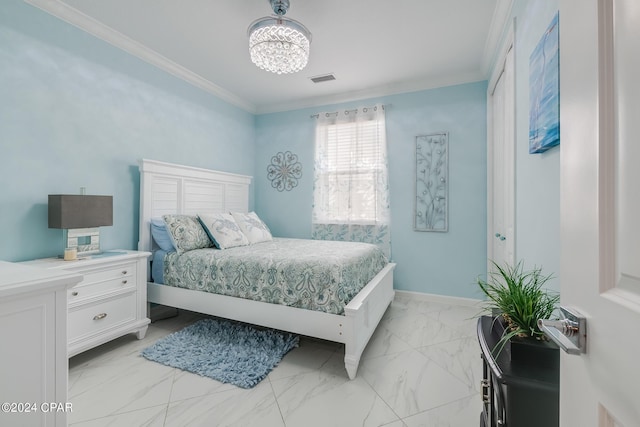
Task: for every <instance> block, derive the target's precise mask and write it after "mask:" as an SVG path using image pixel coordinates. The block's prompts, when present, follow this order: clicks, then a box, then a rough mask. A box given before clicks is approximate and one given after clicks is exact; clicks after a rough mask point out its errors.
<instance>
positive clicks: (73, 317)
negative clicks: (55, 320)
mask: <svg viewBox="0 0 640 427" xmlns="http://www.w3.org/2000/svg"><path fill="white" fill-rule="evenodd" d="M136 297H137V295H136V293H135V292H133V293H130V294H125V295H122V296H118V297H114V298H109V299H108V300H105V301H102V302H100V303H96V304H86V305H83V306H81V307H78V308H77V309H70V310H69V323H68V324H69V341H70V342H73V341H74V340H76V339H79V338H82V337H86V336H90V335H94V334H99V333H100V332H102V331H104V330H106V329H109V328H112V327H117V326H119V325H122V324H124V323H127V322H132V321H135V320H136Z"/></svg>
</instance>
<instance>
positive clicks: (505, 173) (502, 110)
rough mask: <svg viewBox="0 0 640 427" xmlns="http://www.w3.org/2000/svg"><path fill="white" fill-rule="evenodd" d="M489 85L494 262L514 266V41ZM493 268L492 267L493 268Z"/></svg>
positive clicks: (490, 238)
mask: <svg viewBox="0 0 640 427" xmlns="http://www.w3.org/2000/svg"><path fill="white" fill-rule="evenodd" d="M501 64H502V66H500V67H497V68H496V71H495V72H494V77H493V78H492V79H491V83H490V84H489V96H488V104H489V105H488V107H489V112H490V113H489V138H488V156H487V158H488V163H489V164H488V168H487V170H488V182H487V189H488V201H487V205H488V218H487V221H488V224H487V225H488V226H487V230H488V235H487V256H488V258H489V260H490V261H494V262H496V263H497V264H500V265H504V264H505V263H509V264H513V262H514V252H515V226H514V222H515V220H514V204H515V197H514V188H515V182H514V180H515V177H514V170H515V168H514V165H515V150H514V142H515V135H514V132H515V123H514V122H515V107H514V104H515V98H514V82H515V79H514V60H513V42H512V39H511V40H510V41H509V42H508V43H507V48H506V49H505V54H504V56H503V58H502V61H501ZM489 268H490V269H491V265H489Z"/></svg>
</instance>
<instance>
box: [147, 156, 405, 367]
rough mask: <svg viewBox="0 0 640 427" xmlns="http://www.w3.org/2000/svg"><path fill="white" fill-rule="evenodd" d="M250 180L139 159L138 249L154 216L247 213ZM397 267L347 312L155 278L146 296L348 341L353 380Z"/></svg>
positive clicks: (386, 302) (347, 361)
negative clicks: (206, 289) (260, 299)
mask: <svg viewBox="0 0 640 427" xmlns="http://www.w3.org/2000/svg"><path fill="white" fill-rule="evenodd" d="M250 183H251V177H249V176H244V175H236V174H229V173H225V172H217V171H212V170H207V169H201V168H194V167H188V166H181V165H176V164H171V163H164V162H158V161H154V160H146V159H142V160H140V240H139V242H138V250H141V251H152V250H153V249H154V242H153V240H152V238H151V225H150V220H151V218H155V217H160V216H162V215H165V214H176V213H177V214H187V215H195V214H198V213H216V212H229V211H236V212H247V210H248V205H249V184H250ZM394 268H395V264H393V263H390V264H387V266H385V268H384V269H383V270H382V271H380V273H378V275H376V276H375V277H374V278H373V280H371V281H370V282H369V283H368V284H367V285H366V286H365V287H364V288H363V289H362V290H361V291H360V292H359V293H358V295H356V296H355V297H354V298H353V299H352V300H351V301H350V302H349V304H348V305H347V306H346V307H345V310H344V311H345V314H344V316H341V315H336V314H328V313H323V312H320V311H311V310H303V309H300V308H294V307H288V306H284V305H278V304H270V303H264V302H258V301H252V300H248V299H242V298H235V297H229V296H225V295H217V294H212V293H208V292H201V291H195V290H189V289H183V288H176V287H172V286H166V285H157V284H155V283H152V282H149V283H148V284H147V298H148V301H149V302H152V303H157V304H161V305H165V306H169V307H175V308H179V309H185V310H191V311H195V312H198V313H204V314H209V315H213V316H219V317H223V318H227V319H233V320H238V321H242V322H246V323H251V324H254V325H260V326H265V327H269V328H274V329H279V330H284V331H289V332H293V333H297V334H301V335H307V336H311V337H316V338H321V339H325V340H329V341H335V342H339V343H343V344H344V345H345V356H344V364H345V368H346V370H347V373H348V375H349V378H350V379H354V378H355V376H356V372H357V370H358V364H359V363H360V357H361V355H362V352H363V351H364V348H365V346H366V345H367V342H369V339H370V338H371V335H372V334H373V332H374V331H375V329H376V326H377V325H378V323H379V322H380V319H381V318H382V315H383V314H384V312H385V310H386V309H387V307H388V306H389V304H390V303H391V301H392V300H393V296H394V291H393V269H394ZM149 271H150V269H149Z"/></svg>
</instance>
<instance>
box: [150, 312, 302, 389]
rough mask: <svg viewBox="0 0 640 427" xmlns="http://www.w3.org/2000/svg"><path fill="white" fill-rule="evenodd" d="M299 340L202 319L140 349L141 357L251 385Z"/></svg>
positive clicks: (224, 381) (291, 335)
mask: <svg viewBox="0 0 640 427" xmlns="http://www.w3.org/2000/svg"><path fill="white" fill-rule="evenodd" d="M298 342H299V337H298V336H296V335H293V334H290V333H287V332H281V331H276V330H273V329H257V328H255V327H252V326H250V325H246V324H244V323H238V322H232V321H228V320H219V319H202V320H199V321H198V322H196V323H194V324H192V325H189V326H187V327H186V328H184V329H181V330H179V331H178V332H174V333H172V334H171V335H167V336H166V337H164V338H162V339H161V340H159V341H157V342H156V343H155V344H153V345H152V346H151V347H147V348H146V349H144V350H142V356H144V357H146V358H147V359H149V360H153V361H155V362H158V363H162V364H163V365H167V366H172V367H174V368H180V369H182V370H185V371H189V372H193V373H195V374H198V375H202V376H206V377H210V378H213V379H215V380H218V381H220V382H223V383H231V384H235V385H237V386H238V387H242V388H251V387H254V386H255V385H256V384H258V383H259V382H260V381H262V380H263V379H264V378H265V377H266V376H267V375H268V374H269V372H270V371H271V370H272V369H273V368H274V367H276V365H278V363H279V362H280V360H282V357H284V355H285V354H287V352H288V351H289V350H291V349H292V348H294V347H297V346H298Z"/></svg>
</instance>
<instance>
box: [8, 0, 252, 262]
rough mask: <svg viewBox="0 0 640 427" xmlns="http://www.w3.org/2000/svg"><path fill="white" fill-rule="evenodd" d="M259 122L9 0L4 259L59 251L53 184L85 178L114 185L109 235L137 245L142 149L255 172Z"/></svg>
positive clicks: (89, 183)
mask: <svg viewBox="0 0 640 427" xmlns="http://www.w3.org/2000/svg"><path fill="white" fill-rule="evenodd" d="M254 133H255V128H254V116H253V115H251V114H249V113H247V112H244V111H242V110H240V109H238V108H236V107H234V106H231V105H229V104H227V103H225V102H223V101H221V100H219V99H218V98H216V97H214V96H211V95H209V94H207V93H205V92H203V91H201V90H199V89H196V88H194V87H192V86H191V85H189V84H187V83H185V82H184V81H182V80H180V79H177V78H175V77H173V76H171V75H169V74H168V73H165V72H164V71H161V70H159V69H157V68H155V67H153V66H151V65H149V64H147V63H145V62H143V61H141V60H139V59H137V58H135V57H133V56H131V55H129V54H127V53H125V52H123V51H121V50H119V49H117V48H115V47H113V46H111V45H109V44H107V43H105V42H103V41H100V40H98V39H96V38H94V37H93V36H91V35H89V34H87V33H85V32H83V31H81V30H79V29H77V28H75V27H73V26H71V25H69V24H66V23H64V22H62V21H60V20H58V19H57V18H54V17H52V16H50V15H49V14H47V13H44V12H42V11H40V10H39V9H36V8H34V7H32V6H29V5H27V4H26V3H24V2H22V1H20V0H3V1H2V7H1V8H0V181H1V182H2V186H1V187H0V188H1V190H0V224H1V225H0V235H1V236H2V238H1V239H0V259H2V260H7V261H20V260H25V259H30V258H36V257H44V256H54V255H56V254H58V253H61V251H62V231H61V230H49V229H48V228H47V195H48V194H54V193H55V194H57V193H70V194H78V193H79V191H80V187H86V189H87V193H88V194H109V195H113V196H114V217H113V220H114V225H113V226H112V227H102V229H101V233H102V234H101V237H102V244H103V247H105V248H124V249H135V248H137V241H138V211H139V174H138V169H137V160H138V159H140V158H151V159H156V160H161V161H169V162H176V163H181V164H187V165H192V166H198V167H206V168H213V169H218V170H224V171H229V172H235V173H241V174H247V175H253V172H254V157H255V153H254V136H255V134H254ZM252 193H253V192H252ZM250 204H251V206H253V200H251V201H250Z"/></svg>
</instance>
